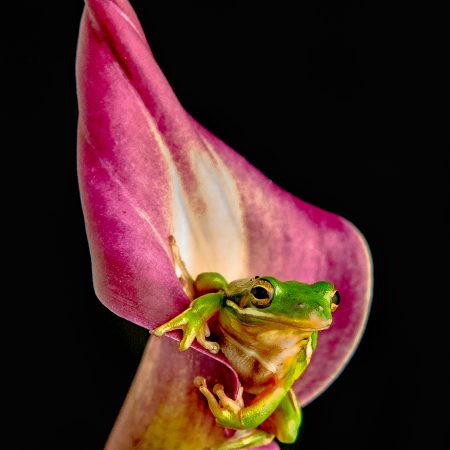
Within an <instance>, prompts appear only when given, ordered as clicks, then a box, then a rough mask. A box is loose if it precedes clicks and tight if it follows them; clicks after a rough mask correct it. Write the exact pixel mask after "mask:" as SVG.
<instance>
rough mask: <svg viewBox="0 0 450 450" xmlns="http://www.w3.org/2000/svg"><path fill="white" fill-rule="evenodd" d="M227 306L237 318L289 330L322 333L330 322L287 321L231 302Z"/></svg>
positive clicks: (311, 319)
mask: <svg viewBox="0 0 450 450" xmlns="http://www.w3.org/2000/svg"><path fill="white" fill-rule="evenodd" d="M226 304H227V306H229V307H230V308H232V309H234V310H235V311H236V312H237V313H238V315H239V316H241V317H246V318H248V319H249V321H250V320H252V319H253V320H254V321H255V322H256V321H259V322H270V323H273V324H274V328H276V325H284V326H286V327H289V328H296V329H298V330H301V331H322V330H326V329H328V328H329V327H330V325H331V322H332V321H331V320H322V319H320V318H319V317H316V316H312V317H311V318H310V319H308V320H289V319H288V318H286V317H282V316H278V315H275V314H271V313H270V312H267V311H264V312H263V311H260V310H258V309H255V308H240V307H239V306H238V305H237V304H236V303H234V302H233V301H231V300H227V301H226ZM247 323H248V322H247Z"/></svg>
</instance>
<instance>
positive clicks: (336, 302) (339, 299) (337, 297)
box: [331, 291, 341, 305]
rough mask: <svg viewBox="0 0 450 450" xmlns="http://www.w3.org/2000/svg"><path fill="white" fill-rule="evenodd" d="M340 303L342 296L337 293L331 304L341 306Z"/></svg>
mask: <svg viewBox="0 0 450 450" xmlns="http://www.w3.org/2000/svg"><path fill="white" fill-rule="evenodd" d="M340 301H341V296H340V295H339V292H338V291H336V292H335V293H334V295H333V298H332V299H331V303H334V304H335V305H339V302H340Z"/></svg>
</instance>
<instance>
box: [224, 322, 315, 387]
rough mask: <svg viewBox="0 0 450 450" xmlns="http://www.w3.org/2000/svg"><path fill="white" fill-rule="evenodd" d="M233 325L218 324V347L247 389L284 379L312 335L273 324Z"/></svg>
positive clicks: (229, 323) (230, 323) (228, 323)
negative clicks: (272, 380)
mask: <svg viewBox="0 0 450 450" xmlns="http://www.w3.org/2000/svg"><path fill="white" fill-rule="evenodd" d="M233 325H235V324H234V323H233V321H231V322H228V321H227V323H221V325H220V328H221V335H222V339H221V342H220V345H221V350H222V352H223V353H224V354H225V356H226V357H227V358H228V360H229V361H230V362H231V364H232V366H233V367H234V368H235V370H236V372H237V373H238V375H239V378H240V380H241V382H242V383H243V385H244V388H246V390H247V388H251V387H256V386H262V385H264V384H265V383H266V382H267V381H269V380H270V379H273V378H276V379H281V378H283V377H284V375H285V374H286V373H287V371H288V370H289V369H290V368H291V367H292V365H293V364H295V363H296V361H297V359H298V355H299V354H300V352H302V351H303V350H304V349H305V347H306V345H307V343H308V340H309V338H310V336H311V332H304V331H301V330H298V329H292V328H286V327H284V326H282V325H280V326H279V327H274V324H273V323H270V324H268V325H267V324H258V326H254V325H253V326H247V325H242V324H239V326H238V327H236V326H233Z"/></svg>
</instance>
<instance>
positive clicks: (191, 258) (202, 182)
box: [145, 112, 248, 281]
mask: <svg viewBox="0 0 450 450" xmlns="http://www.w3.org/2000/svg"><path fill="white" fill-rule="evenodd" d="M145 116H146V118H147V121H148V124H149V127H150V129H151V132H152V134H153V136H154V138H155V140H156V142H157V144H158V146H159V149H160V151H161V152H162V154H163V156H164V158H165V159H166V162H167V165H168V172H169V176H170V179H171V181H170V184H171V188H172V201H173V204H172V230H173V231H172V232H173V234H174V236H175V239H176V241H177V245H178V248H179V251H180V255H181V258H182V260H183V261H184V263H185V265H186V267H187V269H188V270H189V272H190V274H191V275H192V277H194V278H195V277H196V276H197V275H198V274H199V273H201V272H219V273H221V274H222V275H223V276H224V277H225V278H226V279H227V280H229V281H230V280H234V279H237V278H242V277H245V276H248V274H247V252H246V245H245V229H244V225H243V217H242V212H241V210H240V208H239V205H240V197H239V192H238V189H237V186H236V183H235V182H234V179H233V175H232V174H231V173H230V171H229V170H228V168H227V167H226V166H225V164H224V163H223V162H222V160H221V159H220V158H219V157H218V156H217V155H216V153H215V152H214V150H213V149H211V148H208V150H209V152H206V151H192V152H190V157H191V164H192V170H193V172H194V174H195V176H196V179H197V183H198V188H197V191H196V193H195V194H196V196H197V199H200V200H201V201H202V202H203V203H204V204H205V206H206V208H204V210H202V211H201V212H199V211H198V210H197V211H196V210H195V209H194V206H193V203H192V202H191V201H190V199H189V194H188V193H187V192H186V191H185V190H184V188H183V184H182V181H181V177H180V175H179V173H178V171H177V168H176V165H175V163H174V162H173V160H172V155H171V153H170V151H169V149H168V147H167V145H166V143H165V142H164V140H163V136H161V134H160V133H159V131H158V129H157V127H156V124H155V122H154V120H153V118H152V117H151V116H150V115H149V114H148V112H147V113H146V114H145ZM204 144H205V145H207V143H206V142H204ZM177 272H179V269H178V268H177ZM178 275H180V273H178Z"/></svg>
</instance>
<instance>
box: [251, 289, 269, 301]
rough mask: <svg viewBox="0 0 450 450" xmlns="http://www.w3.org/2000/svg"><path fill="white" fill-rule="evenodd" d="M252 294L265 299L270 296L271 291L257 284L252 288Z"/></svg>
mask: <svg viewBox="0 0 450 450" xmlns="http://www.w3.org/2000/svg"><path fill="white" fill-rule="evenodd" d="M252 294H253V296H254V297H255V298H257V299H258V300H263V299H265V298H269V293H268V292H267V290H266V289H265V288H263V287H262V286H255V287H254V288H253V290H252Z"/></svg>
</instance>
